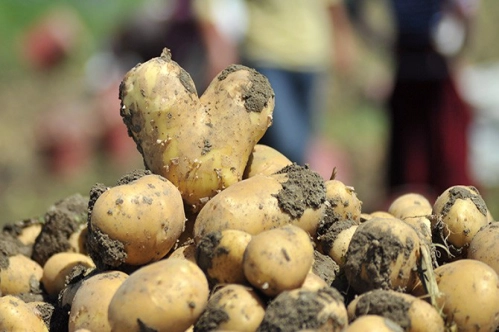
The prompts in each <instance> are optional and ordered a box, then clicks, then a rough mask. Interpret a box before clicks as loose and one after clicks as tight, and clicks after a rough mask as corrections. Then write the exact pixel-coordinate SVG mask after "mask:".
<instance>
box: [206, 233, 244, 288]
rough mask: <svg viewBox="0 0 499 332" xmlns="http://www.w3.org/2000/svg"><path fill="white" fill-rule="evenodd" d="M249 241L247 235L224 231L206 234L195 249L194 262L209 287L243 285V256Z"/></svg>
mask: <svg viewBox="0 0 499 332" xmlns="http://www.w3.org/2000/svg"><path fill="white" fill-rule="evenodd" d="M250 240H251V235H250V234H249V233H246V232H243V231H239V230H236V229H224V230H222V231H218V232H212V233H208V234H206V235H205V236H203V237H202V238H201V240H200V241H199V243H198V245H197V247H196V262H197V264H198V266H199V267H200V268H201V270H203V272H204V273H205V274H206V276H207V278H208V281H209V283H210V285H211V286H215V285H216V284H245V283H247V281H246V277H245V276H244V271H243V256H244V251H245V250H246V247H247V246H248V243H249V242H250Z"/></svg>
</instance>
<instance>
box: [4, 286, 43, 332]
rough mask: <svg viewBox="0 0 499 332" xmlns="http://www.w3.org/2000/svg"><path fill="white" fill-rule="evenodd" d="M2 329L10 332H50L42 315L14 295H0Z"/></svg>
mask: <svg viewBox="0 0 499 332" xmlns="http://www.w3.org/2000/svg"><path fill="white" fill-rule="evenodd" d="M0 330H1V331H9V332H18V331H19V332H21V331H30V332H48V328H47V326H46V325H45V323H44V322H43V319H42V318H41V315H38V314H37V313H36V312H35V310H33V309H32V308H31V307H30V306H28V304H26V303H25V302H24V301H22V300H21V299H19V298H17V297H15V296H13V295H5V296H2V297H0Z"/></svg>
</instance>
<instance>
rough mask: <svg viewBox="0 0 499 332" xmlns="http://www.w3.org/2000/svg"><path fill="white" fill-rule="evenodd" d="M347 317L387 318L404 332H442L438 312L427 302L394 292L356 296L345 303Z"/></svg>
mask: <svg viewBox="0 0 499 332" xmlns="http://www.w3.org/2000/svg"><path fill="white" fill-rule="evenodd" d="M347 310H348V318H349V320H350V321H355V320H356V319H357V318H358V317H362V316H364V315H378V316H383V317H386V318H389V319H390V320H392V321H393V322H395V323H397V325H400V326H401V327H402V328H403V329H404V331H407V332H444V331H445V324H444V320H443V318H442V317H441V316H440V313H439V312H438V311H437V310H436V309H435V308H434V307H433V306H432V305H430V304H429V303H428V302H426V301H424V300H422V299H419V298H417V297H415V296H412V295H409V294H405V293H401V292H396V291H394V290H382V289H376V290H372V291H369V292H366V293H362V294H360V295H359V296H357V297H356V298H355V299H354V300H353V301H351V302H350V303H349V304H348V307H347Z"/></svg>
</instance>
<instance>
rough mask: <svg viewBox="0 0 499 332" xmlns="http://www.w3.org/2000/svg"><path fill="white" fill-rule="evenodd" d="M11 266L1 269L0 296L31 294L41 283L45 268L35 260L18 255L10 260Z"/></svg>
mask: <svg viewBox="0 0 499 332" xmlns="http://www.w3.org/2000/svg"><path fill="white" fill-rule="evenodd" d="M8 261H9V266H8V267H6V268H0V294H1V295H17V294H22V293H29V292H30V291H32V289H31V287H32V286H33V285H34V283H35V282H38V283H40V281H41V279H42V276H43V268H42V267H41V266H40V265H39V264H38V263H37V262H35V261H34V260H32V259H30V258H28V257H26V256H24V255H21V254H17V255H14V256H10V257H9V258H8Z"/></svg>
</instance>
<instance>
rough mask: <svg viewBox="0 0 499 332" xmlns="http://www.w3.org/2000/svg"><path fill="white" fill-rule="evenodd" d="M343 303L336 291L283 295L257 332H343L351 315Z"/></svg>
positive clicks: (271, 306) (299, 291)
mask: <svg viewBox="0 0 499 332" xmlns="http://www.w3.org/2000/svg"><path fill="white" fill-rule="evenodd" d="M343 300H344V299H343V296H342V295H341V294H340V293H339V292H338V291H337V290H336V289H335V288H333V287H324V288H321V289H319V290H316V291H312V290H306V289H294V290H290V291H284V292H282V293H281V294H279V295H278V296H277V297H275V298H274V299H272V300H271V301H270V303H269V304H268V306H267V310H266V311H265V316H264V317H263V321H262V323H261V324H260V326H259V327H258V329H257V331H259V332H265V331H289V332H295V331H305V330H312V331H332V332H340V331H344V328H346V327H347V325H348V315H347V309H346V307H345V304H344V302H343Z"/></svg>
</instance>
